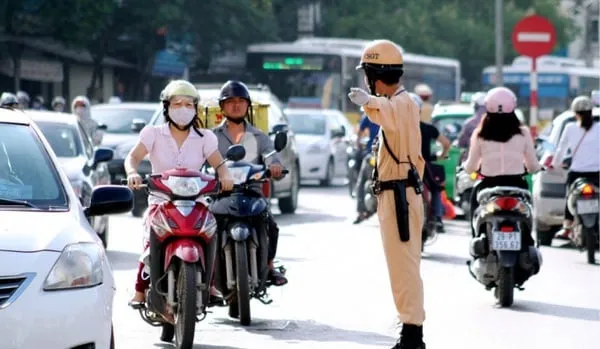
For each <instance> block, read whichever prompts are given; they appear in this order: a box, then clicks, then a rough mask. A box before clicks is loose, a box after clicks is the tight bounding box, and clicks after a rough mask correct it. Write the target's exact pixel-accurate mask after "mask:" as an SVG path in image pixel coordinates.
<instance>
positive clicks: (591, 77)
mask: <svg viewBox="0 0 600 349" xmlns="http://www.w3.org/2000/svg"><path fill="white" fill-rule="evenodd" d="M530 70H531V58H529V57H525V56H519V57H516V58H515V59H514V60H513V62H512V65H509V66H504V67H503V68H502V71H503V78H504V86H506V87H508V88H510V89H511V90H512V91H513V92H514V93H515V94H516V95H517V98H518V104H519V105H520V106H529V96H530V93H529V77H530ZM537 72H538V78H537V80H538V91H537V94H538V110H539V116H538V121H539V125H538V127H543V125H544V124H547V123H548V122H549V121H550V120H552V119H553V117H554V115H558V114H560V113H562V112H563V111H565V110H566V109H567V108H569V105H570V103H571V100H572V99H573V98H575V97H576V96H579V95H588V96H589V95H590V94H591V92H592V91H593V90H595V89H598V86H599V83H600V66H597V67H593V68H591V67H586V65H585V62H584V61H582V60H578V59H572V58H565V57H556V56H542V57H540V58H538V60H537ZM482 83H483V87H484V89H485V90H489V89H490V88H493V87H495V83H496V67H495V66H489V67H486V68H484V69H483V74H482ZM525 109H527V108H525Z"/></svg>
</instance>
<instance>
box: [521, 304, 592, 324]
mask: <svg viewBox="0 0 600 349" xmlns="http://www.w3.org/2000/svg"><path fill="white" fill-rule="evenodd" d="M510 309H511V310H514V311H519V312H524V313H536V314H541V315H550V316H556V317H561V318H568V319H575V320H585V321H598V322H600V309H593V308H580V307H571V306H568V305H558V304H550V303H543V302H535V301H518V302H516V303H515V304H514V305H513V306H512V307H511V308H510Z"/></svg>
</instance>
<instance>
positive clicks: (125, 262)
mask: <svg viewBox="0 0 600 349" xmlns="http://www.w3.org/2000/svg"><path fill="white" fill-rule="evenodd" d="M140 253H141V251H140ZM140 253H131V252H124V251H112V250H108V251H106V256H108V260H109V261H110V266H111V268H112V269H113V270H130V269H136V268H137V265H138V260H139V258H140Z"/></svg>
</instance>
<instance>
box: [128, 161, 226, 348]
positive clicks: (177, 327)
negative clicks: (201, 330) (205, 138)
mask: <svg viewBox="0 0 600 349" xmlns="http://www.w3.org/2000/svg"><path fill="white" fill-rule="evenodd" d="M144 183H145V184H144V185H143V186H144V187H145V188H146V189H147V190H148V194H149V195H154V196H157V197H160V198H162V199H164V200H165V201H164V202H163V203H161V204H159V205H157V206H155V207H154V208H152V209H151V210H150V212H149V213H148V219H147V221H146V229H149V230H150V238H149V240H150V246H149V248H148V250H147V252H146V254H145V256H143V257H142V258H143V260H144V262H145V270H146V271H147V272H148V274H149V275H150V287H149V288H148V290H147V291H146V305H145V307H143V308H141V309H140V310H139V311H140V315H141V317H142V319H143V320H144V321H146V322H147V323H148V324H150V325H152V326H156V327H162V334H161V337H160V339H161V340H162V341H166V342H171V341H172V340H173V337H175V344H176V347H177V348H179V349H187V348H192V346H193V342H194V330H195V327H196V322H197V321H202V320H203V319H204V318H205V317H206V312H207V308H208V306H209V299H210V298H209V297H210V288H211V281H212V279H213V267H214V261H215V257H216V253H217V239H213V236H214V235H215V232H216V230H217V221H216V219H215V217H214V216H213V214H212V213H211V212H210V211H209V210H208V205H209V204H210V197H209V195H214V194H216V193H217V192H218V182H217V180H216V179H215V178H214V177H213V176H210V175H207V174H204V173H202V172H200V171H197V170H189V169H180V168H178V169H173V170H169V171H166V172H163V173H161V174H152V175H149V176H147V177H146V179H145V180H144ZM148 257H149V258H148ZM169 314H172V315H173V317H174V320H175V321H174V325H173V324H171V323H169V322H167V321H165V319H164V317H163V316H168V315H169Z"/></svg>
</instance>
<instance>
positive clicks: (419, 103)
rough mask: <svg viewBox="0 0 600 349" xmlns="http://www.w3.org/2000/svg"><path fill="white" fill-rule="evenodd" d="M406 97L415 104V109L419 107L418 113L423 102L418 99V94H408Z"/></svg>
mask: <svg viewBox="0 0 600 349" xmlns="http://www.w3.org/2000/svg"><path fill="white" fill-rule="evenodd" d="M408 95H409V96H410V98H411V99H412V100H413V102H415V104H416V105H417V107H419V111H420V110H421V108H422V107H423V100H422V99H421V97H419V95H418V94H416V93H413V92H409V93H408Z"/></svg>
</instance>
